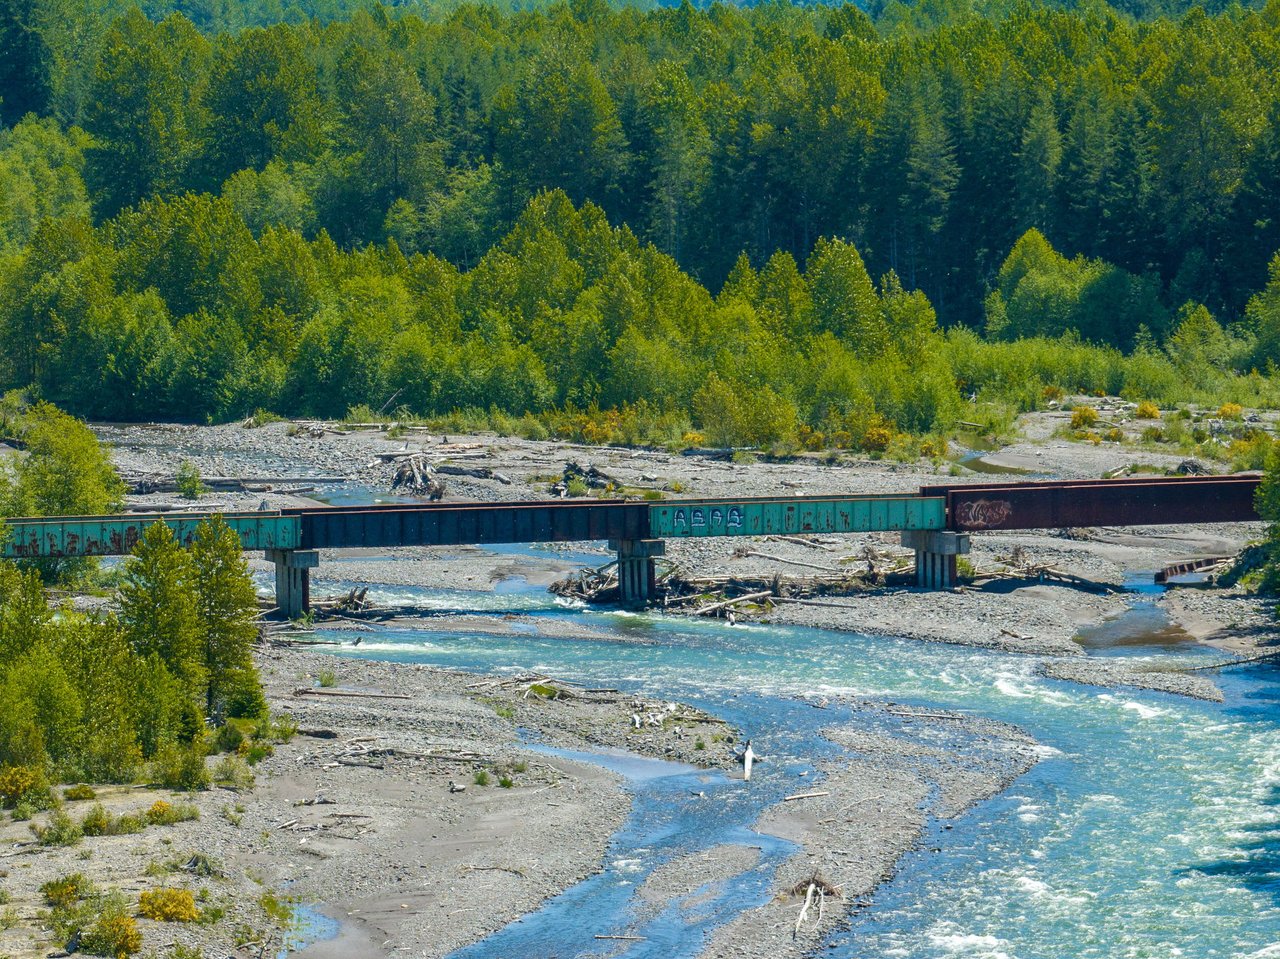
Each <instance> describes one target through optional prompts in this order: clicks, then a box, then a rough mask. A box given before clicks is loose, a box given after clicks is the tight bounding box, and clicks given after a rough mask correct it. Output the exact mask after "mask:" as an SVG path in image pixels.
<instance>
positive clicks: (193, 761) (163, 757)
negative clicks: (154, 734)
mask: <svg viewBox="0 0 1280 959" xmlns="http://www.w3.org/2000/svg"><path fill="white" fill-rule="evenodd" d="M151 775H152V778H153V779H154V780H155V781H156V782H158V783H159V784H160V785H161V786H164V787H165V788H166V789H182V790H187V791H190V790H194V789H208V788H209V770H208V769H207V768H206V767H205V764H204V745H203V744H202V743H201V742H200V741H199V740H196V741H194V742H192V743H190V744H188V745H186V746H179V745H177V744H175V743H166V744H165V745H164V746H162V747H161V748H160V750H159V751H158V752H157V753H156V756H155V759H154V760H153V761H152V764H151Z"/></svg>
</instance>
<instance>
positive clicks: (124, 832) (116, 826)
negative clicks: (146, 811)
mask: <svg viewBox="0 0 1280 959" xmlns="http://www.w3.org/2000/svg"><path fill="white" fill-rule="evenodd" d="M146 828H147V821H146V819H144V818H143V816H142V814H140V813H125V814H124V815H123V816H121V817H120V818H118V819H116V820H115V821H114V822H112V823H111V835H113V836H132V835H133V834H134V833H139V832H142V830H144V829H146Z"/></svg>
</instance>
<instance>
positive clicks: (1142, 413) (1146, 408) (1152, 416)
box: [1133, 400, 1160, 420]
mask: <svg viewBox="0 0 1280 959" xmlns="http://www.w3.org/2000/svg"><path fill="white" fill-rule="evenodd" d="M1133 415H1134V416H1136V417H1137V418H1138V419H1140V420H1158V419H1160V407H1158V406H1156V404H1154V403H1152V402H1151V401H1150V400H1143V401H1142V402H1141V403H1139V404H1138V409H1137V412H1135V413H1134V414H1133Z"/></svg>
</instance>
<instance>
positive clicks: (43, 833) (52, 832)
mask: <svg viewBox="0 0 1280 959" xmlns="http://www.w3.org/2000/svg"><path fill="white" fill-rule="evenodd" d="M31 831H32V832H33V833H35V836H36V839H38V840H39V841H40V845H42V846H74V845H75V844H76V843H78V842H79V841H80V840H81V839H82V838H83V837H84V833H83V832H82V831H81V829H80V825H79V823H77V822H76V821H75V820H73V819H72V818H71V817H70V816H68V815H67V814H66V813H65V812H63V811H62V810H61V809H59V810H56V811H55V812H54V813H53V815H51V816H50V817H49V823H48V825H46V826H36V825H32V827H31Z"/></svg>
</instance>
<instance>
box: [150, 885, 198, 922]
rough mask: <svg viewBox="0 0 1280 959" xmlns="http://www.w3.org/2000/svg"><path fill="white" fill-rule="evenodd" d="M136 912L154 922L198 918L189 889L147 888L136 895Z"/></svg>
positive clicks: (194, 902) (193, 898)
mask: <svg viewBox="0 0 1280 959" xmlns="http://www.w3.org/2000/svg"><path fill="white" fill-rule="evenodd" d="M138 912H140V913H141V914H142V916H143V918H146V919H154V920H155V921H156V922H195V921H196V920H198V919H199V918H200V910H199V909H197V908H196V901H195V897H194V896H192V894H191V890H189V889H147V890H145V891H143V893H142V895H140V896H139V897H138Z"/></svg>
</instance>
